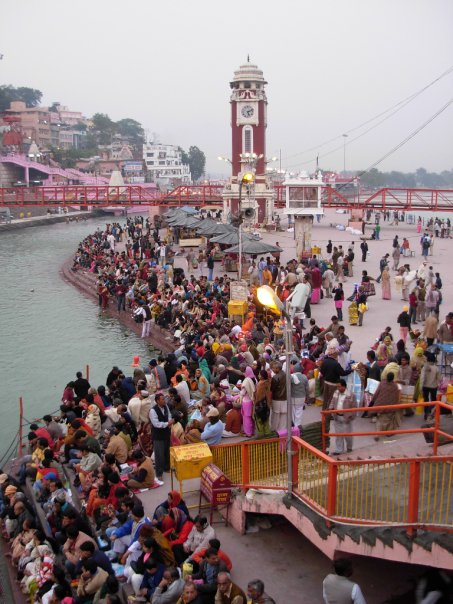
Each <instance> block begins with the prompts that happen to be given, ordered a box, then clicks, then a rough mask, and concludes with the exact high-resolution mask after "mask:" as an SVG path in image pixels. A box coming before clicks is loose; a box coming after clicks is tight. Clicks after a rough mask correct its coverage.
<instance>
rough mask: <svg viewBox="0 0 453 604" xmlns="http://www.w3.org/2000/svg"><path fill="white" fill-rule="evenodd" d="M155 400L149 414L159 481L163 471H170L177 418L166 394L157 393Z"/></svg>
mask: <svg viewBox="0 0 453 604" xmlns="http://www.w3.org/2000/svg"><path fill="white" fill-rule="evenodd" d="M155 400H156V404H155V405H154V407H153V408H152V409H151V411H150V414H149V415H150V420H151V431H152V436H153V444H154V461H155V464H156V478H157V482H161V481H162V475H163V473H164V472H169V471H170V433H171V426H172V424H174V423H175V420H174V419H173V418H172V417H171V413H170V409H169V407H168V405H166V404H165V397H164V395H163V394H162V393H159V394H156V398H155ZM162 484H163V483H162Z"/></svg>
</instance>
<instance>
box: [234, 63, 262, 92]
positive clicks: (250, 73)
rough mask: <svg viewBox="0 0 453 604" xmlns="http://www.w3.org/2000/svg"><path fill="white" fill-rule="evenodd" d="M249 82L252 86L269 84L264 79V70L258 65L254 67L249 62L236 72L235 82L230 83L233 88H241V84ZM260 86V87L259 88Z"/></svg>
mask: <svg viewBox="0 0 453 604" xmlns="http://www.w3.org/2000/svg"><path fill="white" fill-rule="evenodd" d="M243 82H249V83H250V84H252V83H253V84H261V85H263V86H264V85H265V84H267V82H266V80H265V79H264V75H263V72H262V70H261V69H260V68H259V67H258V65H254V64H253V63H250V61H247V63H244V64H243V65H241V66H240V67H239V69H236V71H235V72H234V76H233V80H232V81H231V82H230V86H231V88H239V85H240V83H243ZM259 87H260V86H258V88H259Z"/></svg>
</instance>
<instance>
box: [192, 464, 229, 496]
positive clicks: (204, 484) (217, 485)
mask: <svg viewBox="0 0 453 604" xmlns="http://www.w3.org/2000/svg"><path fill="white" fill-rule="evenodd" d="M200 492H201V494H202V495H203V496H204V497H205V498H206V499H207V500H208V501H209V503H210V504H211V506H212V507H217V506H220V505H227V504H228V503H229V502H230V498H231V480H229V479H228V478H227V477H226V476H225V474H224V473H223V472H222V470H220V468H218V467H217V466H216V465H214V464H213V463H210V464H209V465H207V466H206V467H205V468H204V470H203V472H202V474H201V483H200Z"/></svg>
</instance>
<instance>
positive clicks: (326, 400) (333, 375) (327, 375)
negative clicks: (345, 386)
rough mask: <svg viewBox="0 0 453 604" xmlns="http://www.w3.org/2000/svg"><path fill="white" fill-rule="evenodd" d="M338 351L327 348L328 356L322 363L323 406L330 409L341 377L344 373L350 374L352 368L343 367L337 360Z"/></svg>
mask: <svg viewBox="0 0 453 604" xmlns="http://www.w3.org/2000/svg"><path fill="white" fill-rule="evenodd" d="M337 355H338V353H337V351H336V350H329V349H328V350H327V356H326V357H325V358H324V360H323V362H322V365H321V374H322V377H323V380H324V389H323V403H322V408H323V409H328V408H329V405H330V401H331V400H332V396H333V395H334V392H335V390H336V389H337V384H338V382H339V381H340V378H341V377H343V376H344V375H349V374H350V373H351V372H352V369H343V367H342V366H341V365H340V363H339V362H338V361H337Z"/></svg>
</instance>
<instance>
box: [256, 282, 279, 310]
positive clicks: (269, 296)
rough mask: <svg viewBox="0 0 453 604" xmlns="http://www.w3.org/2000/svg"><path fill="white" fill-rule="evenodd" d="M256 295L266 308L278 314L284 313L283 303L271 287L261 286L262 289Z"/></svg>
mask: <svg viewBox="0 0 453 604" xmlns="http://www.w3.org/2000/svg"><path fill="white" fill-rule="evenodd" d="M256 295H257V296H258V300H259V301H260V303H261V304H262V305H263V306H265V307H266V308H269V309H270V310H276V311H278V312H281V311H282V309H283V303H282V301H281V300H280V298H279V297H278V296H277V294H276V293H275V291H274V290H273V289H272V287H269V285H261V287H259V288H258V289H257V290H256Z"/></svg>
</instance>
